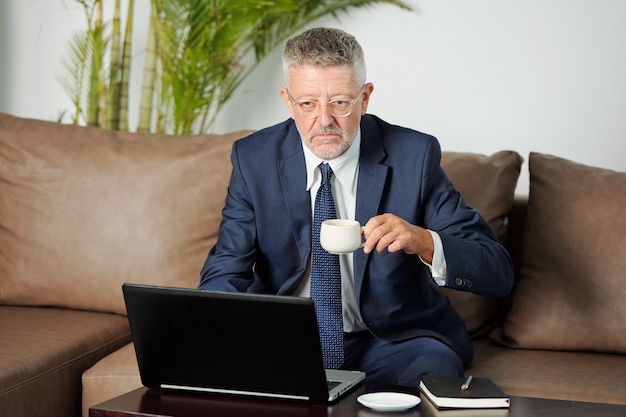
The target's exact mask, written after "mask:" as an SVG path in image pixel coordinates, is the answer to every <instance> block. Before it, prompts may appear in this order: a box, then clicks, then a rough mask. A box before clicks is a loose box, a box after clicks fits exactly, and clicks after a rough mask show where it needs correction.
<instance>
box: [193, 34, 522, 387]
mask: <svg viewBox="0 0 626 417" xmlns="http://www.w3.org/2000/svg"><path fill="white" fill-rule="evenodd" d="M283 72H284V78H285V87H284V88H282V89H281V90H280V94H281V96H282V98H283V100H284V102H285V105H286V107H287V110H288V111H289V114H290V116H291V118H290V119H288V120H287V121H285V122H282V123H280V124H278V125H275V126H272V127H269V128H266V129H263V130H260V131H258V132H256V133H254V134H252V135H251V136H249V137H247V138H244V139H242V140H240V141H238V142H236V143H235V145H234V146H233V151H232V165H233V171H232V175H231V180H230V186H229V191H228V196H227V199H226V204H225V207H224V211H223V222H222V224H221V226H220V232H219V237H218V241H217V243H216V245H215V247H213V248H212V249H211V251H210V253H209V256H208V258H207V260H206V263H205V265H204V267H203V269H202V272H201V281H200V286H199V287H200V288H203V289H212V290H223V291H250V289H251V288H254V291H263V292H268V293H273V294H284V295H297V296H305V297H309V296H310V297H311V298H313V299H314V301H315V305H316V311H317V314H318V321H319V327H320V336H321V340H322V344H323V347H324V360H325V364H326V366H327V367H334V368H343V369H359V370H362V371H365V372H366V373H367V380H368V381H371V382H376V383H383V384H398V385H407V386H417V385H418V384H419V381H420V377H421V376H422V375H426V374H428V375H439V376H460V375H462V374H463V369H464V366H465V365H467V364H468V363H469V362H470V361H471V360H472V356H473V351H472V344H471V341H470V338H469V336H468V333H467V330H466V328H465V326H464V324H463V322H462V320H461V319H460V318H459V316H458V314H457V313H456V311H455V310H454V308H453V307H452V306H451V305H450V303H449V302H448V300H447V299H446V297H445V296H444V295H442V292H441V291H439V289H438V288H437V287H438V286H447V287H451V288H455V289H459V290H463V291H472V292H474V293H478V294H483V295H488V296H504V295H506V294H507V293H508V292H509V291H510V290H511V288H512V285H513V271H512V266H511V260H510V257H509V255H508V254H507V252H506V250H505V249H504V248H503V247H502V246H501V245H500V244H499V243H498V242H497V240H496V238H495V235H494V233H493V232H492V230H491V229H490V227H489V225H488V224H487V223H486V222H485V220H484V219H483V218H482V217H481V216H480V215H479V213H478V212H476V211H475V210H472V209H470V208H468V207H466V205H465V203H464V202H463V199H462V197H461V196H460V195H459V193H458V192H457V191H456V190H455V188H454V186H453V185H452V183H451V182H450V181H449V180H448V178H447V177H446V175H445V174H444V172H443V170H442V169H441V167H440V158H441V150H440V146H439V144H438V142H437V140H436V139H435V138H434V137H432V136H429V135H426V134H423V133H420V132H417V131H415V130H411V129H408V128H404V127H399V126H394V125H391V124H389V123H387V122H385V121H383V120H381V119H379V118H377V117H376V116H373V115H370V114H366V110H367V107H368V103H369V100H370V98H371V96H372V92H373V90H374V86H373V84H372V83H370V82H367V80H366V69H365V59H364V54H363V51H362V49H361V46H360V45H359V43H358V42H357V41H356V39H355V38H354V37H353V36H351V35H349V34H347V33H345V32H343V31H341V30H337V29H331V28H314V29H311V30H308V31H305V32H304V33H302V34H300V35H298V36H295V37H294V38H292V39H290V40H288V41H287V43H286V45H285V49H284V53H283ZM408 105H410V102H409V103H408ZM327 217H338V218H346V219H356V220H357V221H359V222H360V223H361V224H362V225H364V228H363V235H364V245H363V249H358V250H357V251H356V252H354V253H351V254H342V255H331V254H328V253H327V252H325V251H324V250H323V249H321V248H320V246H319V224H320V222H321V221H322V220H324V218H327ZM253 283H254V285H253ZM329 300H330V301H329ZM250 350H251V354H254V347H253V346H251V347H250Z"/></svg>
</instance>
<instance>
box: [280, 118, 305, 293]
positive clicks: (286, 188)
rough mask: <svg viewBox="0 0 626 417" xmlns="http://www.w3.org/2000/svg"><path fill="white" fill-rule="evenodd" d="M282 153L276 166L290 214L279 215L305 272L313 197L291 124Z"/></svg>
mask: <svg viewBox="0 0 626 417" xmlns="http://www.w3.org/2000/svg"><path fill="white" fill-rule="evenodd" d="M281 150H282V152H283V158H282V159H280V160H279V161H278V162H277V164H278V172H279V175H280V182H281V183H280V186H281V190H282V196H281V197H282V198H283V199H284V200H285V204H286V206H287V213H276V215H278V216H283V215H286V216H287V217H288V221H289V222H290V224H291V229H292V230H293V234H294V239H295V241H296V246H297V247H298V252H299V256H300V261H301V265H302V272H304V271H305V270H306V267H307V265H308V262H309V257H310V253H311V239H312V237H311V197H310V195H309V193H308V192H307V190H306V164H305V161H304V152H303V151H302V143H301V140H300V135H299V134H298V131H297V130H296V128H295V125H294V124H292V125H291V128H290V129H289V132H288V133H287V137H286V138H285V141H284V142H283V146H282V147H281ZM294 284H297V283H294ZM294 288H295V287H294Z"/></svg>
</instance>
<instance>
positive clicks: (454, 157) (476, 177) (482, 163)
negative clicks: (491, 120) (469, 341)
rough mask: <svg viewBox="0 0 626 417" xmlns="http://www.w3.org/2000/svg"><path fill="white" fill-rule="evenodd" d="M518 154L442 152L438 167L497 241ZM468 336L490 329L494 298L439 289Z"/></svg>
mask: <svg viewBox="0 0 626 417" xmlns="http://www.w3.org/2000/svg"><path fill="white" fill-rule="evenodd" d="M522 161H523V159H522V157H521V156H520V155H519V154H518V153H516V152H513V151H500V152H497V153H494V154H493V155H489V156H486V155H479V154H474V153H463V152H443V155H442V159H441V166H442V168H443V169H444V171H445V172H446V175H448V177H449V178H450V180H451V181H452V183H453V184H454V186H455V187H456V189H457V190H458V191H459V192H460V193H461V195H462V196H463V198H464V200H465V202H466V204H467V205H468V206H470V207H473V208H475V209H476V210H478V212H479V213H480V214H481V215H482V216H483V217H484V218H485V220H487V221H488V222H489V224H490V225H491V227H492V229H493V230H494V231H495V232H496V234H497V236H498V239H499V240H500V242H504V241H505V239H506V231H507V214H508V212H509V211H510V210H511V207H512V206H513V200H514V197H515V187H516V185H517V179H518V177H519V173H520V169H521V166H522ZM442 291H443V292H444V293H445V294H446V295H447V296H448V298H449V299H450V302H451V303H452V305H453V306H454V307H455V308H456V310H457V311H458V312H459V314H460V315H461V318H463V321H464V322H465V325H466V326H467V328H468V330H469V332H470V334H471V335H472V336H479V335H482V334H483V333H485V332H487V331H488V330H491V329H492V328H491V327H490V326H491V325H492V324H493V320H492V319H493V316H494V314H495V312H496V310H497V307H498V300H496V299H493V298H488V297H484V296H480V295H476V294H472V293H469V292H463V291H457V290H453V289H449V288H442Z"/></svg>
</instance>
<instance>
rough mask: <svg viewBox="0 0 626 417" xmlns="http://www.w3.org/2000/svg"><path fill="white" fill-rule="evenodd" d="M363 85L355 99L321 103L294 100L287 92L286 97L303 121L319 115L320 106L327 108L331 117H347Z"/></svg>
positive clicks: (361, 92)
mask: <svg viewBox="0 0 626 417" xmlns="http://www.w3.org/2000/svg"><path fill="white" fill-rule="evenodd" d="M364 89H365V85H363V87H361V91H360V92H359V94H358V95H357V96H356V97H355V98H334V99H332V100H329V101H326V102H323V101H317V100H296V99H294V98H293V97H292V96H291V93H290V92H289V90H287V95H288V96H289V100H290V101H291V104H292V105H293V106H294V107H295V108H296V110H297V111H298V113H299V114H300V115H301V116H302V117H304V118H305V119H315V118H316V117H317V116H319V114H320V109H321V108H322V106H327V107H328V111H329V112H330V114H331V115H332V116H333V117H348V116H350V113H352V109H353V108H354V104H355V103H356V102H357V101H358V100H359V98H361V95H362V94H363V90H364Z"/></svg>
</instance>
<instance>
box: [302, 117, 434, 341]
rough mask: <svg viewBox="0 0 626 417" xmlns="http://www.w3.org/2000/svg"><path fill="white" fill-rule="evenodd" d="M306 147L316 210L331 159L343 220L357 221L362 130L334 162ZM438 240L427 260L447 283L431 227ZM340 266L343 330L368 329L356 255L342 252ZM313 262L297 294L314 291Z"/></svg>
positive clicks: (313, 206)
mask: <svg viewBox="0 0 626 417" xmlns="http://www.w3.org/2000/svg"><path fill="white" fill-rule="evenodd" d="M302 148H303V149H304V157H305V161H306V171H307V183H306V187H307V191H309V193H310V195H311V207H312V211H313V210H315V196H316V194H317V190H318V189H319V187H320V183H321V180H322V175H321V173H320V170H319V169H317V167H318V166H319V164H321V163H322V162H328V163H329V164H330V167H331V168H332V170H333V174H334V175H333V177H332V178H331V187H332V192H333V199H334V200H335V207H336V209H337V216H338V217H339V218H341V219H351V220H354V218H355V212H356V189H357V182H358V173H359V150H360V148H361V130H360V129H359V130H358V131H357V134H356V137H355V139H354V143H353V144H352V146H350V148H349V149H348V150H347V151H346V152H345V153H344V154H343V155H341V156H339V157H337V158H335V159H332V160H330V161H324V160H322V159H320V158H318V157H317V156H315V155H314V154H313V152H311V150H310V149H309V148H308V147H306V146H304V145H303V146H302ZM429 232H430V234H431V235H432V237H433V241H434V243H435V251H434V256H433V262H432V265H430V264H428V263H426V262H424V261H423V260H422V262H424V263H425V264H426V265H427V266H428V267H429V268H430V271H431V275H432V277H433V279H434V281H435V283H437V285H440V286H442V285H444V284H445V282H446V260H445V256H444V253H443V245H442V243H441V238H440V237H439V235H438V234H437V233H436V232H433V231H431V230H429ZM339 265H340V268H341V298H342V305H343V329H344V331H346V332H357V331H360V330H365V329H366V328H367V327H366V326H365V323H363V319H362V318H361V314H360V312H359V309H358V306H357V303H356V296H355V294H354V268H353V263H352V254H347V255H339ZM310 269H311V268H310V263H309V272H308V273H307V276H306V279H304V280H303V281H302V282H301V283H300V285H299V287H298V288H297V289H296V292H295V294H294V295H298V296H302V297H309V294H310V280H311V274H310Z"/></svg>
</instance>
